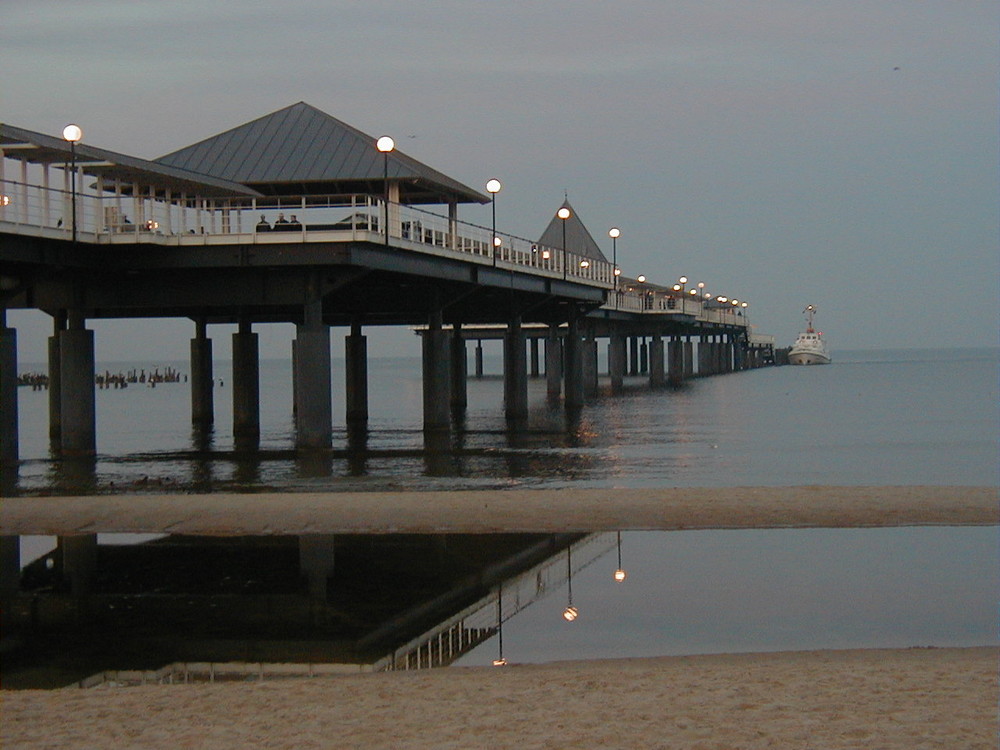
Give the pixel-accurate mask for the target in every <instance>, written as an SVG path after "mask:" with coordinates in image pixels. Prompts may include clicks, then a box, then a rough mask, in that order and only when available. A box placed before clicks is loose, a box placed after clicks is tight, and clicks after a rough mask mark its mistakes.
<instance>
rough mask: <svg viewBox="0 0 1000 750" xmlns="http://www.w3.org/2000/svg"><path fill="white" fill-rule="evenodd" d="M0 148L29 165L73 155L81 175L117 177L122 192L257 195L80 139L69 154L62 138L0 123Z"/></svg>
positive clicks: (63, 160) (61, 162)
mask: <svg viewBox="0 0 1000 750" xmlns="http://www.w3.org/2000/svg"><path fill="white" fill-rule="evenodd" d="M0 151H2V152H3V155H4V157H5V158H10V159H20V160H23V161H26V162H28V163H29V164H42V165H52V164H56V165H58V166H60V167H64V166H66V165H68V164H69V163H70V160H71V158H75V160H76V164H77V167H78V168H79V169H80V170H81V171H83V173H84V174H87V175H90V176H92V177H102V178H104V179H107V180H120V182H121V183H122V186H123V192H126V193H128V192H130V191H131V189H132V186H133V185H138V186H141V187H142V188H150V187H152V188H153V189H154V190H155V191H156V192H157V194H162V193H163V191H165V190H171V191H173V192H174V193H175V194H177V193H188V194H191V195H199V196H203V197H212V198H214V197H227V198H232V197H241V196H246V197H253V196H257V195H259V193H258V192H257V191H256V190H253V189H252V188H248V187H247V186H245V185H241V184H239V183H237V182H232V181H230V180H226V179H221V178H219V177H213V176H211V175H203V174H197V173H195V172H191V171H189V170H186V169H182V168H178V167H174V166H170V165H167V164H158V163H156V162H152V161H147V160H146V159H140V158H138V157H136V156H128V155H127V154H121V153H118V152H116V151H109V150H108V149H104V148H97V147H96V146H91V145H90V144H88V143H84V142H82V141H81V142H79V143H77V144H76V148H75V151H76V154H75V156H73V154H72V150H71V148H70V144H69V142H68V141H66V140H65V139H63V138H59V137H56V136H51V135H46V134H44V133H39V132H36V131H34V130H27V129H25V128H18V127H15V126H13V125H8V124H6V123H0Z"/></svg>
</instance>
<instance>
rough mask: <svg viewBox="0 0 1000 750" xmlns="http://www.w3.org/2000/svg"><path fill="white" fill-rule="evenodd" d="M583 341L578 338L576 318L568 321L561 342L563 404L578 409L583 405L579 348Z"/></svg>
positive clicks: (578, 325)
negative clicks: (564, 395) (562, 356)
mask: <svg viewBox="0 0 1000 750" xmlns="http://www.w3.org/2000/svg"><path fill="white" fill-rule="evenodd" d="M582 349H583V342H582V341H581V340H580V324H579V322H577V320H576V318H573V319H572V320H570V321H569V326H568V329H567V331H566V339H565V341H564V342H563V351H564V352H565V356H564V358H563V366H564V368H565V373H564V380H565V383H566V399H565V404H566V407H567V408H569V409H578V408H580V407H581V406H583V402H584V398H583V376H582V373H581V369H582V368H581V356H580V355H581V350H582Z"/></svg>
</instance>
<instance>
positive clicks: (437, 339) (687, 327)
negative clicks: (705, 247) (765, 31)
mask: <svg viewBox="0 0 1000 750" xmlns="http://www.w3.org/2000/svg"><path fill="white" fill-rule="evenodd" d="M68 132H70V134H71V135H74V136H79V134H78V133H76V134H73V133H72V131H68ZM375 144H376V141H375V139H373V138H371V137H369V136H366V135H365V134H363V133H361V132H360V131H357V130H356V129H354V128H351V127H350V126H348V125H346V124H344V123H342V122H340V121H339V120H336V119H334V118H332V117H330V116H329V115H327V114H325V113H323V112H320V111H319V110H316V109H315V108H313V107H310V106H309V105H307V104H305V103H301V102H300V103H299V104H296V105H293V106H291V107H288V108H285V109H283V110H279V111H278V112H275V113H272V114H270V115H267V116H265V117H262V118H259V119H258V120H255V121H253V122H251V123H247V124H245V125H242V126H239V127H237V128H234V129H232V130H230V131H227V132H226V133H222V134H219V135H218V136H214V137H213V138H209V139H207V140H206V141H202V142H200V143H198V144H194V145H192V146H190V147H188V148H185V149H181V150H179V151H177V152H174V153H173V154H168V155H166V156H164V157H161V158H159V159H156V160H153V161H149V160H144V159H140V158H137V157H133V156H129V155H126V154H121V153H117V152H112V151H109V150H107V149H102V148H97V147H94V146H90V145H89V144H87V143H86V141H85V140H81V141H75V140H74V141H70V140H66V139H65V138H59V137H55V136H50V135H46V134H43V133H37V132H34V131H29V130H25V129H22V128H17V127H14V126H10V125H6V124H4V125H0V156H2V158H0V302H2V307H0V314H2V315H3V319H2V320H0V356H2V363H0V364H2V367H0V370H2V372H3V378H2V380H3V383H2V393H0V401H2V407H3V409H2V410H3V414H4V416H3V419H2V420H0V422H2V424H0V448H2V455H3V459H4V462H6V463H8V464H10V463H11V462H14V463H16V461H17V414H16V411H17V410H16V373H17V362H16V331H15V330H14V329H13V328H9V327H7V320H6V311H7V310H9V309H10V310H13V309H35V310H42V311H45V312H46V313H48V314H49V315H51V316H52V319H53V335H52V337H51V338H50V340H49V379H50V433H51V434H52V436H53V439H54V440H55V441H56V442H57V444H58V445H60V446H61V449H62V451H63V452H64V453H65V454H66V455H93V454H94V453H95V452H96V445H97V443H96V428H95V417H94V393H93V391H94V383H93V372H94V364H95V363H94V333H93V331H91V330H88V329H87V328H86V321H87V320H93V319H101V318H137V319H141V318H155V317H185V318H189V319H190V320H192V322H193V323H194V334H195V335H194V338H193V339H192V340H191V389H192V422H193V423H194V424H195V425H210V424H211V423H212V421H213V419H214V409H213V403H212V399H213V393H212V388H211V383H212V382H213V370H212V367H213V365H212V346H211V344H212V342H211V339H210V338H209V336H208V330H209V326H210V325H215V324H221V323H227V324H236V325H237V326H238V331H237V333H235V334H234V335H233V360H234V363H233V372H232V375H231V381H232V383H233V388H232V393H233V405H234V408H233V413H234V434H235V435H236V437H237V439H238V440H241V441H242V443H243V444H244V445H246V446H250V447H252V446H253V445H255V444H256V442H257V440H258V438H259V429H260V427H259V403H258V400H259V395H258V390H259V388H258V362H257V357H258V354H257V346H258V344H257V333H255V332H254V330H253V326H255V325H257V326H260V325H266V324H268V323H275V322H282V323H293V324H295V325H296V338H295V341H294V347H293V362H294V372H295V374H294V378H295V386H296V387H295V394H296V395H295V403H294V409H295V413H296V435H297V438H296V439H297V445H298V447H300V448H302V449H310V448H320V449H322V448H325V447H329V445H330V435H331V424H332V407H331V396H330V367H331V364H330V362H331V351H330V335H329V334H330V328H331V327H332V326H344V327H346V328H347V329H348V330H349V334H348V335H347V337H346V340H345V351H346V355H347V365H346V366H347V370H348V372H347V381H348V385H347V393H346V394H345V398H346V406H347V418H348V421H349V422H361V423H363V422H364V421H365V420H366V419H367V413H368V393H367V342H366V337H365V336H364V335H363V329H364V327H367V326H376V325H405V326H414V327H422V328H423V331H422V339H423V342H422V347H423V359H424V368H423V370H424V427H425V429H426V430H428V431H440V430H448V429H449V426H450V424H451V421H452V418H453V416H454V415H455V414H456V413H461V412H463V411H464V409H465V408H466V395H465V392H466V389H465V380H466V377H467V375H468V372H467V363H466V350H465V341H466V340H467V339H470V338H478V339H480V340H481V339H482V338H489V337H491V336H492V337H500V336H502V337H503V339H504V342H505V344H504V353H505V365H504V378H505V409H506V413H507V416H508V419H509V420H511V421H512V422H514V423H517V422H519V421H521V420H523V419H524V418H526V415H527V378H528V367H529V354H528V352H527V351H526V350H527V349H528V342H529V341H531V342H532V343H531V354H530V363H531V373H530V374H531V375H540V374H541V372H542V370H544V373H545V377H546V378H547V380H548V394H549V396H550V397H551V398H560V399H562V400H563V401H564V402H565V404H566V406H567V408H571V409H572V408H577V407H579V406H580V405H582V404H583V403H584V401H585V400H586V399H587V398H590V397H592V396H593V395H595V393H596V384H597V361H598V358H597V339H598V338H606V339H607V340H608V359H607V361H608V374H609V375H610V377H611V384H612V391H613V392H618V391H620V390H621V388H622V384H623V378H624V377H625V376H626V375H628V374H633V375H636V374H644V375H648V377H649V382H650V384H651V385H652V386H654V387H655V386H662V385H667V384H674V385H676V384H679V383H681V382H682V381H683V380H684V379H686V378H690V377H694V376H696V375H709V374H716V373H724V372H730V371H733V370H741V369H746V368H749V367H757V366H760V365H762V364H768V363H770V362H771V361H772V360H771V357H772V354H773V340H772V339H771V337H767V336H760V335H758V334H754V333H753V332H752V330H751V327H750V324H749V320H748V316H747V312H748V309H747V303H746V302H745V301H741V300H737V299H731V298H730V297H728V296H725V295H719V294H713V293H711V292H708V291H706V289H705V285H704V284H702V283H700V284H694V283H691V284H690V285H689V284H688V283H687V280H686V279H684V278H683V277H680V278H679V280H678V282H676V283H670V284H655V283H652V282H651V281H647V280H646V279H645V278H644V277H642V276H639V277H637V278H635V279H629V278H626V277H624V276H621V275H620V269H619V268H618V267H617V266H616V265H615V263H614V259H613V260H612V261H610V262H609V261H608V259H607V257H606V256H605V255H604V253H603V252H602V251H601V250H600V248H599V247H598V246H597V244H596V242H594V240H593V238H592V237H591V236H590V233H589V232H588V230H587V229H586V227H585V226H584V225H583V223H582V221H581V220H580V217H579V216H578V215H577V214H576V211H575V210H574V209H573V207H572V206H570V205H569V203H568V202H566V203H564V204H563V205H562V206H561V207H560V208H559V211H558V212H557V215H556V216H555V217H554V218H553V219H552V223H551V224H550V226H549V228H548V229H546V231H545V232H544V233H543V234H542V235H541V239H540V240H537V241H535V240H530V239H527V238H524V237H519V236H516V235H513V234H510V233H507V232H503V231H501V230H499V229H497V228H496V227H483V226H481V225H478V224H475V223H470V222H466V221H463V220H460V219H459V215H458V210H459V206H460V205H462V204H469V203H474V204H476V203H478V204H488V203H489V202H490V201H491V199H494V200H495V193H493V194H492V195H490V196H488V195H485V194H483V193H480V192H478V191H476V190H474V189H472V188H469V187H467V186H465V185H462V184H461V183H459V182H457V181H455V180H454V179H452V178H450V177H447V176H446V175H443V174H441V173H440V172H437V171H436V170H433V169H432V168H430V167H428V166H426V165H423V164H421V163H420V162H418V161H416V160H415V159H412V158H410V157H408V156H406V155H405V154H403V153H401V152H399V151H397V150H395V149H391V150H387V151H378V150H376V148H375ZM60 183H61V184H60ZM434 206H437V207H439V208H438V211H434V210H431V208H430V207H434ZM494 207H495V203H494ZM542 240H545V241H544V242H543V241H542ZM473 327H475V328H477V329H478V330H479V331H480V333H479V334H478V335H474V334H471V333H470V331H471V330H472V329H473ZM484 331H492V334H490V335H487V334H486V333H484ZM538 341H544V342H545V360H544V367H542V366H541V365H539V364H538V357H539V355H538ZM695 347H697V348H695Z"/></svg>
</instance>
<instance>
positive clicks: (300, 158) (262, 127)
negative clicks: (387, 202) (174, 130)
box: [156, 102, 489, 203]
mask: <svg viewBox="0 0 1000 750" xmlns="http://www.w3.org/2000/svg"><path fill="white" fill-rule="evenodd" d="M156 161H157V162H158V163H160V164H166V165H171V166H174V167H180V168H183V169H188V170H192V171H195V172H200V173H203V174H211V175H214V176H216V177H220V178H223V179H226V180H232V181H234V182H240V183H243V184H244V185H248V186H251V187H253V188H255V189H256V190H259V191H260V192H262V193H264V194H267V195H281V196H293V195H294V196H300V195H322V194H350V193H374V194H379V195H380V194H381V193H382V192H383V171H384V170H385V161H384V156H383V155H382V154H381V153H380V152H379V151H377V150H376V148H375V138H373V137H372V136H370V135H366V134H365V133H362V132H361V131H360V130H358V129H356V128H353V127H351V126H350V125H347V124H346V123H344V122H341V121H340V120H338V119H336V118H335V117H331V116H330V115H328V114H326V113H325V112H322V111H320V110H318V109H316V108H315V107H312V106H310V105H309V104H306V103H305V102H299V103H298V104H293V105H291V106H290V107H285V108H284V109H279V110H278V111H277V112H272V113H271V114H269V115H265V116H264V117H260V118H258V119H256V120H253V121H251V122H248V123H245V124H243V125H240V126H239V127H235V128H233V129H231V130H227V131H226V132H224V133H220V134H218V135H215V136H212V137H211V138H207V139H205V140H203V141H201V142H199V143H195V144H194V145H192V146H188V147H187V148H182V149H180V150H178V151H174V152H173V153H170V154H166V155H165V156H161V157H160V158H159V159H157V160H156ZM388 177H389V179H390V180H392V181H396V182H399V184H400V200H401V201H402V202H404V203H446V202H449V201H457V202H461V203H489V197H488V196H486V195H483V194H482V193H479V192H478V191H476V190H473V189H472V188H470V187H468V186H466V185H463V184H462V183H460V182H458V181H457V180H453V179H452V178H450V177H448V176H446V175H444V174H442V173H441V172H438V171H437V170H434V169H431V168H430V167H428V166H427V165H425V164H421V163H420V162H418V161H417V160H416V159H413V158H411V157H409V156H407V155H406V154H404V153H402V152H400V151H399V150H398V149H397V150H395V151H392V152H391V153H390V154H389V158H388Z"/></svg>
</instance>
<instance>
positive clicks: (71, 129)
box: [63, 123, 83, 243]
mask: <svg viewBox="0 0 1000 750" xmlns="http://www.w3.org/2000/svg"><path fill="white" fill-rule="evenodd" d="M63 138H65V139H66V140H67V141H69V158H70V165H71V167H70V168H71V170H72V171H71V172H70V184H71V186H72V187H71V188H70V190H71V192H70V211H71V212H72V217H71V219H70V225H71V226H72V227H73V242H74V243H75V242H76V144H77V141H79V140H80V139H81V138H83V130H82V129H81V128H80V126H79V125H74V124H73V123H70V124H69V125H67V126H66V127H64V128H63Z"/></svg>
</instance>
